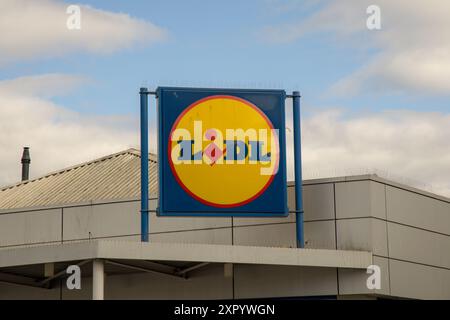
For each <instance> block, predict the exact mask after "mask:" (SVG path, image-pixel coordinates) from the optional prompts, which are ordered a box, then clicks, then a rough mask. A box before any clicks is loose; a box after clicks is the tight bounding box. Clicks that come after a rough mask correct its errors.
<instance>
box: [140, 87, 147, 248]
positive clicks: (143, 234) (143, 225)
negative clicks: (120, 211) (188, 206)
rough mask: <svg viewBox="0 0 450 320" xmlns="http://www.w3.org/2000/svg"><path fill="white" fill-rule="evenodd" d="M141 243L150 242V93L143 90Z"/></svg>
mask: <svg viewBox="0 0 450 320" xmlns="http://www.w3.org/2000/svg"><path fill="white" fill-rule="evenodd" d="M139 95H140V98H141V241H142V242H148V230H149V221H148V91H147V89H146V88H141V89H140V91H139Z"/></svg>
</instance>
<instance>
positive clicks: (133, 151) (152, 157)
mask: <svg viewBox="0 0 450 320" xmlns="http://www.w3.org/2000/svg"><path fill="white" fill-rule="evenodd" d="M124 154H132V155H134V156H137V157H139V158H140V157H141V152H140V151H139V150H137V149H135V148H128V149H126V150H122V151H119V152H115V153H112V154H109V155H106V156H102V157H100V158H96V159H93V160H89V161H85V162H82V163H79V164H76V165H73V166H70V167H66V168H63V169H59V170H56V171H52V172H49V173H46V174H44V175H42V176H39V177H37V178H34V179H31V180H26V181H20V182H16V183H14V184H11V185H6V186H4V187H0V192H2V191H5V190H8V189H11V188H15V187H19V186H21V185H25V184H28V183H31V182H35V181H38V180H41V179H45V178H48V177H50V176H54V175H58V174H62V173H64V172H67V171H70V170H73V169H77V168H81V167H84V166H86V165H90V164H93V163H97V162H101V161H104V160H107V159H112V158H114V157H117V156H120V155H124ZM149 161H153V162H156V155H155V154H152V153H149Z"/></svg>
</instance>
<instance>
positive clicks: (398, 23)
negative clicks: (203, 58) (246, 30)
mask: <svg viewBox="0 0 450 320" xmlns="http://www.w3.org/2000/svg"><path fill="white" fill-rule="evenodd" d="M371 4H376V5H378V6H379V7H380V9H381V30H376V31H370V30H368V29H367V28H366V19H367V17H368V15H367V14H366V8H367V7H368V6H369V5H371ZM449 12H450V1H442V0H428V1H421V0H396V1H392V0H378V1H375V2H374V1H372V0H342V1H324V5H323V6H319V9H318V10H316V11H315V12H314V13H313V14H311V15H310V16H309V17H307V18H306V19H304V20H303V21H300V22H294V23H290V24H286V25H282V26H272V27H270V28H268V29H267V30H266V32H265V37H266V38H267V39H269V40H272V41H282V42H283V41H284V42H289V41H295V40H297V39H299V38H301V37H303V36H305V35H312V34H313V35H332V36H334V38H332V39H335V40H338V41H337V42H336V43H338V44H339V45H341V46H352V47H353V48H356V49H359V50H367V49H369V48H370V49H375V51H377V52H378V53H376V54H371V55H370V58H369V60H368V61H367V63H366V64H365V65H363V66H362V67H361V68H360V69H359V70H357V71H356V72H355V73H353V74H350V75H348V76H347V77H345V78H344V79H342V80H341V81H340V82H339V83H337V84H336V86H334V88H333V89H334V91H335V92H338V93H340V94H344V95H347V94H351V93H358V92H360V91H364V90H372V91H373V90H375V91H377V90H381V91H384V92H386V91H397V92H399V91H400V92H419V93H426V94H443V95H449V94H450V42H449V41H447V39H450V19H449V18H448V13H449Z"/></svg>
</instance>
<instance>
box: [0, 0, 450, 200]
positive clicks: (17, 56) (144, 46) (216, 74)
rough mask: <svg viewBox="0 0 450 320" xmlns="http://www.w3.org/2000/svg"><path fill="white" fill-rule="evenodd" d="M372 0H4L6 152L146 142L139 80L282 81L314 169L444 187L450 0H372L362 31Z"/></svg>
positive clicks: (57, 162) (0, 112) (38, 169)
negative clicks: (298, 103)
mask: <svg viewBox="0 0 450 320" xmlns="http://www.w3.org/2000/svg"><path fill="white" fill-rule="evenodd" d="M372 2H374V1H368V0H342V1H329V0H306V1H295V0H248V1H235V0H231V1H206V0H203V1H200V0H193V1H180V0H169V1H156V0H155V1H148V0H146V1H144V0H133V1H124V0H82V1H81V3H80V6H81V14H82V16H81V28H82V29H81V31H77V30H72V31H68V30H67V28H66V27H65V22H66V19H67V17H68V14H67V13H66V12H65V9H66V8H67V6H69V5H70V4H72V2H71V1H60V0H3V1H2V5H3V8H1V6H0V9H1V10H0V19H1V20H2V21H4V24H5V25H6V28H4V29H3V30H0V38H2V42H1V43H0V107H1V108H0V130H2V129H3V133H4V132H5V131H6V130H7V129H6V128H11V129H8V130H9V131H14V132H20V133H21V134H16V135H11V136H9V135H5V134H3V138H2V137H1V136H0V151H1V154H2V156H0V160H1V161H2V164H3V166H4V167H5V168H14V167H15V166H16V153H20V150H19V149H18V150H15V149H16V148H17V146H20V145H22V144H23V145H25V144H28V145H31V146H32V150H33V155H34V156H35V162H34V167H33V168H34V170H35V171H34V173H35V175H36V176H38V175H39V174H43V173H45V172H47V171H52V170H57V169H59V168H61V167H63V166H67V165H72V164H76V163H77V162H81V161H86V160H89V159H92V158H95V157H97V156H101V155H104V154H107V153H111V152H113V151H119V150H121V149H124V148H126V147H129V146H134V147H136V146H138V136H137V133H138V130H137V129H138V128H137V127H136V124H137V121H138V116H139V115H138V110H139V104H138V90H139V87H141V86H148V87H150V88H151V89H154V88H156V87H157V86H158V85H171V86H177V85H181V86H194V87H196V86H201V87H246V88H259V89H261V88H278V89H279V88H281V89H286V90H287V91H292V90H299V91H301V93H302V106H303V144H304V169H305V172H306V174H305V176H306V177H307V178H308V177H318V176H327V175H343V174H352V173H354V172H360V171H361V170H362V171H376V170H380V171H381V172H385V173H386V172H387V173H388V178H389V177H400V180H401V179H403V178H402V177H407V179H411V180H408V181H418V182H419V183H416V184H417V185H418V186H429V185H430V186H432V188H429V189H430V190H432V191H433V190H435V191H436V192H440V193H442V194H450V183H449V182H448V181H450V168H449V166H448V163H449V162H450V150H449V149H450V148H448V141H449V140H450V129H449V128H450V105H449V101H450V58H449V57H450V54H448V52H450V45H449V44H448V41H444V40H445V39H448V38H449V37H450V22H449V21H450V20H449V19H448V17H447V15H446V12H449V10H450V2H446V1H441V0H430V4H429V5H428V6H427V8H426V10H424V5H423V2H421V1H419V0H411V1H407V0H398V1H395V2H393V1H388V0H378V1H375V2H376V4H377V5H378V6H379V7H380V9H381V11H380V12H381V29H380V30H368V29H367V27H366V20H367V18H368V16H369V15H368V14H367V13H366V8H367V6H368V5H369V4H372ZM43 17H45V18H43ZM2 90H3V91H2ZM288 106H289V105H288ZM154 114H155V113H154V112H151V116H154ZM289 116H290V113H289V112H288V119H289ZM36 119H39V121H38V120H36ZM2 121H4V122H3V123H2ZM152 121H153V122H152V123H154V119H152ZM53 132H54V134H53ZM55 137H57V138H55ZM287 138H288V142H289V139H290V137H289V135H288V137H287ZM67 146H70V150H77V152H75V153H74V154H73V156H72V157H70V159H66V158H63V157H61V156H60V155H59V154H60V153H61V152H60V151H61V149H64V148H67ZM12 150H14V152H16V153H14V152H11V151H12ZM43 150H45V151H46V152H44V151H43ZM289 150H290V148H289V146H288V151H289ZM72 152H73V151H72ZM48 154H51V157H49V156H48ZM44 158H45V160H44ZM330 159H332V161H330ZM308 172H309V173H310V174H309V175H308ZM15 176H16V172H15V171H14V170H12V171H11V170H3V173H2V172H0V182H4V183H6V182H13V181H15V179H16V178H15ZM397 180H398V179H397ZM405 181H406V179H405ZM421 183H422V184H421ZM412 184H414V182H412Z"/></svg>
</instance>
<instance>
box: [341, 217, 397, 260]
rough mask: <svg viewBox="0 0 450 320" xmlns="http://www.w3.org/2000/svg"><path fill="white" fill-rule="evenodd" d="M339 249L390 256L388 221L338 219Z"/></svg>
mask: <svg viewBox="0 0 450 320" xmlns="http://www.w3.org/2000/svg"><path fill="white" fill-rule="evenodd" d="M337 240H338V249H342V250H365V251H372V253H373V254H376V255H380V256H385V257H387V256H388V251H387V230H386V222H385V221H382V220H379V219H374V218H362V219H344V220H337Z"/></svg>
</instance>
